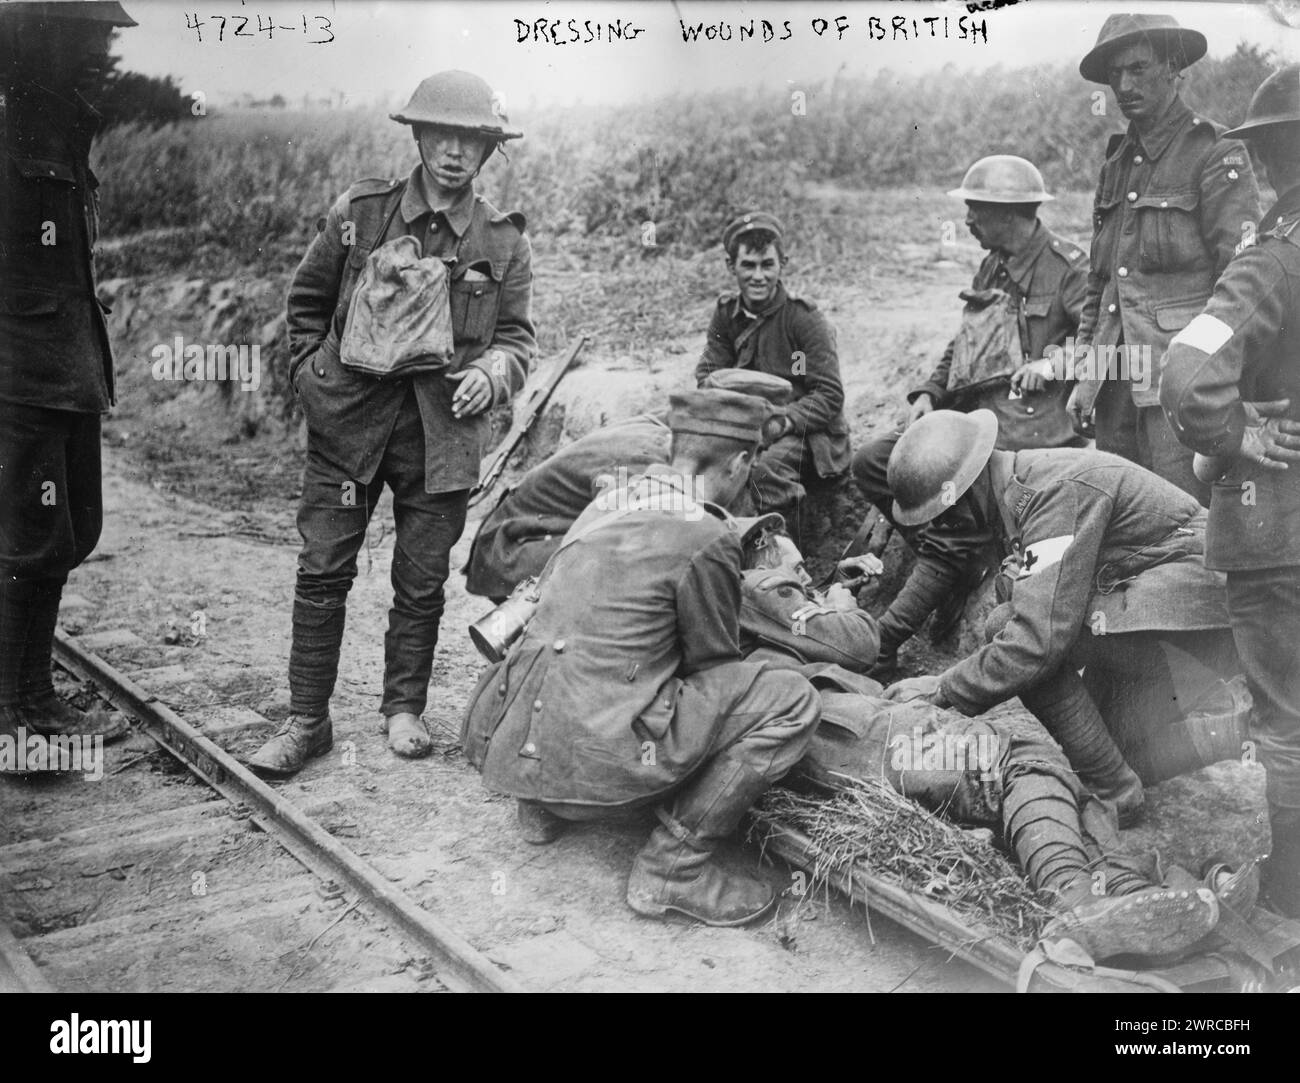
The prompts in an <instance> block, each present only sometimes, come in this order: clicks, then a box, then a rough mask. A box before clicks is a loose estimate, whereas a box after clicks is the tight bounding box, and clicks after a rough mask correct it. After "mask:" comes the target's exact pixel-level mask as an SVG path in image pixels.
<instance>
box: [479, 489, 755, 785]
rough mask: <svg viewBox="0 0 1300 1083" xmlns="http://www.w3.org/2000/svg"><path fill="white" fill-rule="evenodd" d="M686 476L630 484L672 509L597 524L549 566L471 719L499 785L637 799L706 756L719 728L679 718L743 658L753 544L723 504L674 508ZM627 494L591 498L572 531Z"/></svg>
mask: <svg viewBox="0 0 1300 1083" xmlns="http://www.w3.org/2000/svg"><path fill="white" fill-rule="evenodd" d="M686 486H687V482H686V480H685V479H684V478H682V476H681V475H680V474H675V473H673V472H672V471H671V470H669V468H668V467H666V466H652V467H650V468H649V469H648V470H647V471H646V474H645V475H644V477H642V478H640V479H637V480H636V482H635V483H634V484H633V485H632V487H631V488H630V490H622V491H621V493H622V495H623V496H627V494H628V493H629V492H631V493H635V494H638V495H637V499H638V500H640V499H641V498H643V497H655V498H657V499H658V500H659V503H660V505H661V507H659V508H650V509H647V510H635V511H629V512H628V513H627V514H625V515H622V516H621V517H619V518H617V519H615V520H613V521H612V522H610V523H608V524H605V525H603V526H602V527H601V528H600V529H597V530H593V531H592V532H591V533H590V534H588V535H586V536H584V537H583V538H582V539H581V540H579V541H577V542H575V543H574V544H572V545H570V546H567V547H566V548H564V549H562V550H561V551H560V552H559V553H558V554H557V555H556V557H555V560H554V561H553V562H552V563H551V565H550V567H549V569H548V570H547V571H546V573H545V575H543V577H542V580H541V584H540V592H541V602H540V603H539V605H538V608H537V612H536V614H535V615H534V616H533V618H532V621H531V622H530V623H529V625H528V627H527V629H526V630H525V632H524V634H523V636H522V637H521V638H520V639H519V640H518V641H517V642H516V643H515V644H514V646H513V647H512V648H511V650H510V653H509V655H507V657H506V658H505V660H504V661H502V662H499V663H497V664H495V665H493V666H490V667H489V668H488V670H487V672H486V673H484V675H483V678H482V680H480V681H479V683H478V686H477V687H476V688H475V689H474V692H473V695H472V696H471V697H470V702H469V707H468V709H467V712H466V716H465V725H464V730H463V733H462V743H463V745H464V749H465V755H466V757H467V758H468V760H469V761H470V763H472V764H473V765H474V766H475V767H478V768H479V769H480V770H481V771H482V773H483V781H484V782H485V783H486V784H487V785H488V786H489V787H490V788H492V789H494V790H498V791H501V792H504V793H508V794H513V795H514V796H516V797H521V798H526V799H532V800H542V801H561V802H566V803H573V804H591V805H618V804H625V803H627V802H629V801H633V800H637V799H640V798H645V797H650V796H653V795H654V794H657V793H660V792H662V791H663V790H666V789H668V788H669V787H671V786H672V785H674V784H675V783H676V782H679V781H680V780H681V779H682V778H684V777H685V776H686V775H687V774H689V773H690V771H691V770H693V769H694V768H695V767H696V766H698V765H699V763H700V762H702V761H703V759H704V757H705V756H706V755H707V754H708V752H709V748H710V745H711V741H712V738H713V730H712V728H711V727H709V726H706V725H698V724H697V725H693V726H688V725H682V724H679V719H678V718H677V701H678V694H679V691H680V690H681V688H682V683H683V680H684V678H687V677H689V676H690V675H691V674H692V673H696V672H698V671H700V670H705V669H709V668H711V667H713V666H716V665H718V664H720V663H724V662H731V661H737V660H739V659H740V645H739V612H740V569H741V547H740V536H739V533H738V532H737V530H736V527H735V525H734V524H733V522H732V521H731V520H730V518H729V517H728V516H727V513H726V512H725V511H723V510H722V509H721V508H718V507H716V506H714V505H710V504H700V505H696V506H695V507H694V508H693V510H692V511H691V512H688V513H686V514H683V512H682V511H673V510H666V509H665V508H664V507H663V506H662V505H664V504H669V505H671V502H672V501H673V500H675V499H677V498H678V497H680V495H681V494H682V493H683V492H685V491H687V489H686ZM620 498H621V497H620V495H619V494H615V495H614V496H613V497H612V502H610V503H608V504H607V506H606V507H602V506H601V505H602V504H604V503H606V501H603V500H602V501H600V502H597V503H593V504H592V505H591V507H589V508H588V509H587V510H586V511H585V512H583V514H582V516H581V517H580V518H579V519H578V521H577V522H576V523H574V525H573V531H574V532H575V533H576V532H577V531H580V530H582V529H584V527H585V526H586V525H587V524H588V523H589V522H591V521H593V520H594V519H596V518H599V517H600V516H603V515H607V514H608V508H610V507H617V506H618V501H619V499H620ZM696 514H698V516H699V517H698V518H697V517H696ZM697 721H698V720H697ZM647 744H648V747H649V748H650V749H651V751H652V753H653V754H652V755H647V752H646V747H647Z"/></svg>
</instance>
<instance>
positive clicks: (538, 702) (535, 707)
mask: <svg viewBox="0 0 1300 1083" xmlns="http://www.w3.org/2000/svg"><path fill="white" fill-rule="evenodd" d="M541 709H542V701H541V700H540V699H535V700H533V710H534V711H540V710H541Z"/></svg>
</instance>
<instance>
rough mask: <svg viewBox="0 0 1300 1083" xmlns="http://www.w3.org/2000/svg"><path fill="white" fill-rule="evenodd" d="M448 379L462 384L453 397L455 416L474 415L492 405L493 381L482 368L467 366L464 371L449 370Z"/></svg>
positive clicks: (452, 405)
mask: <svg viewBox="0 0 1300 1083" xmlns="http://www.w3.org/2000/svg"><path fill="white" fill-rule="evenodd" d="M447 379H449V380H455V381H456V382H457V383H459V384H460V386H459V387H458V388H456V393H455V394H454V395H452V397H451V412H452V416H453V417H456V418H462V417H473V416H474V415H475V414H481V413H482V412H483V411H484V410H486V409H487V408H488V407H489V406H491V405H492V381H491V380H489V379H488V376H487V373H485V372H484V371H483V370H482V369H477V368H467V369H465V370H464V371H462V372H449V373H447Z"/></svg>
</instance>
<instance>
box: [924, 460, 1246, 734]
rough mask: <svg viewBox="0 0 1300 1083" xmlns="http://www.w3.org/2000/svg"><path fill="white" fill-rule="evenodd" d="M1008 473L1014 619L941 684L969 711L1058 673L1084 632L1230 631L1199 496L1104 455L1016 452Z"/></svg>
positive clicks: (1002, 498) (1006, 523) (1001, 503)
mask: <svg viewBox="0 0 1300 1083" xmlns="http://www.w3.org/2000/svg"><path fill="white" fill-rule="evenodd" d="M1013 473H1014V476H1013V477H1012V479H1011V480H1010V481H1009V483H1008V484H1007V486H1006V488H1005V489H1004V491H1002V492H1001V493H997V494H995V497H996V500H997V504H998V507H997V509H996V511H995V512H994V518H1000V520H1001V523H1002V529H1003V532H1004V535H1005V537H1006V539H1007V544H1008V550H1009V551H1011V552H1012V553H1013V554H1016V556H1013V557H1012V558H1009V560H1014V561H1015V562H1016V563H1015V565H1013V567H1012V574H1013V576H1014V575H1018V578H1014V580H1013V582H1012V584H1011V598H1010V606H1011V611H1012V615H1011V619H1010V620H1009V621H1008V622H1007V624H1006V625H1005V627H1004V628H1003V629H1002V631H1001V632H999V633H998V635H997V636H996V637H995V638H994V639H993V640H992V642H990V643H988V644H986V645H985V646H984V647H982V648H981V649H980V650H978V651H976V652H975V653H974V654H972V655H970V656H969V657H968V658H965V659H963V660H962V661H960V662H958V663H956V664H955V665H953V666H951V667H950V668H949V669H948V670H946V671H945V672H944V673H943V675H942V677H941V678H940V687H941V688H942V690H943V694H944V695H945V696H946V697H947V698H948V701H949V702H950V703H952V704H953V705H954V706H956V707H957V708H958V709H959V710H960V711H962V712H963V713H964V714H979V713H980V712H981V711H984V710H987V709H988V708H989V707H992V706H994V705H995V704H998V703H1002V702H1003V701H1004V700H1008V699H1010V698H1011V697H1012V696H1016V695H1019V694H1020V693H1021V692H1022V691H1023V690H1024V689H1027V688H1032V687H1033V686H1034V685H1035V684H1037V683H1039V682H1040V681H1042V680H1043V679H1045V678H1047V677H1049V676H1051V675H1052V674H1053V673H1055V671H1056V670H1057V669H1058V668H1059V667H1060V666H1061V665H1062V664H1064V663H1065V661H1066V658H1067V655H1068V654H1069V651H1070V647H1071V645H1072V644H1073V643H1074V641H1075V639H1076V638H1077V637H1078V636H1079V635H1115V634H1119V633H1126V632H1138V631H1158V630H1170V631H1172V630H1180V631H1191V630H1197V629H1206V628H1226V627H1228V624H1229V622H1228V614H1227V599H1226V584H1225V580H1224V577H1223V576H1222V575H1219V574H1217V573H1215V572H1210V571H1207V570H1206V568H1205V565H1204V561H1203V554H1204V551H1205V512H1204V509H1203V508H1201V506H1200V505H1199V504H1198V503H1197V502H1196V500H1195V499H1193V498H1192V497H1190V496H1188V495H1187V494H1186V493H1184V492H1183V491H1182V490H1181V489H1178V488H1177V487H1175V486H1173V485H1171V484H1170V483H1169V482H1167V481H1165V480H1164V479H1163V478H1160V477H1158V476H1156V475H1155V474H1153V473H1151V472H1150V471H1149V470H1145V469H1143V468H1142V467H1140V466H1137V465H1135V464H1134V463H1131V462H1129V461H1128V460H1126V459H1121V458H1120V457H1119V456H1118V455H1111V454H1109V453H1107V452H1104V451H1091V450H1083V449H1076V448H1049V449H1046V450H1041V451H1020V452H1017V453H1016V455H1015V463H1014V467H1013Z"/></svg>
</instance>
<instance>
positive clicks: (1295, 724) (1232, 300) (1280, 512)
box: [1160, 187, 1300, 841]
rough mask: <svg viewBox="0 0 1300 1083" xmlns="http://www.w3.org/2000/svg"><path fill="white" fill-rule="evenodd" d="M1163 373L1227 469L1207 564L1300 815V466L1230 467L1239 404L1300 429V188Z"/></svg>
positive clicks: (1178, 422) (1237, 438)
mask: <svg viewBox="0 0 1300 1083" xmlns="http://www.w3.org/2000/svg"><path fill="white" fill-rule="evenodd" d="M1163 367H1164V374H1163V378H1162V382H1161V391H1160V394H1161V402H1162V403H1163V405H1164V407H1165V410H1166V411H1167V412H1168V415H1169V419H1170V422H1171V423H1172V425H1173V427H1174V429H1175V431H1176V432H1177V433H1178V436H1179V439H1181V440H1183V441H1184V442H1186V443H1187V444H1189V445H1190V446H1191V447H1193V448H1196V449H1197V450H1198V451H1201V452H1203V453H1205V454H1207V455H1214V456H1224V457H1227V458H1229V459H1232V463H1231V466H1230V467H1229V469H1228V471H1227V473H1226V474H1225V475H1224V477H1223V478H1222V479H1221V480H1219V481H1218V482H1216V483H1215V484H1214V486H1213V496H1212V498H1211V502H1210V526H1209V532H1208V538H1207V556H1206V563H1208V564H1210V565H1211V566H1212V567H1215V568H1222V569H1224V570H1225V571H1226V572H1227V579H1228V604H1229V609H1230V611H1231V613H1232V627H1233V634H1234V636H1235V637H1236V640H1237V647H1238V651H1239V653H1240V655H1241V660H1242V664H1243V666H1244V668H1245V670H1246V675H1247V678H1248V679H1249V681H1250V691H1251V695H1252V697H1253V699H1254V704H1255V712H1254V717H1253V720H1252V727H1251V728H1252V734H1253V736H1254V737H1255V738H1256V740H1257V742H1258V746H1259V760H1260V762H1261V763H1262V764H1263V765H1264V768H1265V771H1266V777H1267V784H1266V785H1267V793H1268V800H1269V803H1270V805H1273V806H1275V807H1277V808H1283V809H1300V664H1297V658H1296V652H1297V647H1296V644H1297V643H1298V642H1300V468H1297V464H1295V463H1291V464H1290V466H1289V468H1288V469H1286V470H1267V469H1265V468H1263V467H1262V466H1260V465H1259V464H1258V463H1254V462H1251V461H1249V460H1246V459H1241V458H1235V459H1234V458H1233V457H1234V456H1235V455H1236V453H1237V452H1238V451H1239V449H1240V447H1241V440H1242V433H1243V430H1244V428H1245V425H1246V413H1245V410H1244V408H1243V406H1242V403H1243V402H1261V401H1271V400H1276V399H1290V400H1291V406H1290V408H1289V410H1288V411H1287V415H1286V416H1287V417H1289V418H1291V419H1293V420H1296V419H1300V187H1297V188H1292V189H1291V190H1290V191H1288V192H1284V193H1283V194H1282V197H1281V198H1280V199H1279V201H1278V203H1277V205H1276V206H1275V207H1274V208H1273V209H1272V210H1271V211H1270V212H1269V214H1268V215H1267V216H1266V217H1265V219H1264V221H1263V222H1261V224H1260V232H1259V241H1258V243H1257V244H1255V245H1253V246H1248V247H1245V248H1244V249H1243V250H1242V251H1241V253H1240V254H1239V255H1237V256H1236V258H1235V259H1233V261H1232V262H1231V263H1230V264H1229V265H1228V268H1227V270H1225V271H1224V272H1223V277H1222V278H1220V279H1219V282H1218V284H1217V285H1216V286H1215V289H1214V295H1213V296H1212V297H1211V298H1210V300H1209V303H1208V304H1207V305H1206V307H1205V311H1204V313H1202V314H1201V315H1199V316H1197V317H1196V318H1195V319H1194V320H1192V322H1191V323H1190V324H1188V325H1187V327H1186V328H1185V329H1184V330H1183V331H1182V332H1180V333H1179V334H1178V335H1177V336H1176V337H1175V338H1174V340H1173V341H1172V342H1171V343H1170V344H1169V351H1168V353H1167V354H1166V355H1165V358H1164V366H1163ZM1275 841H1276V835H1275Z"/></svg>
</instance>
